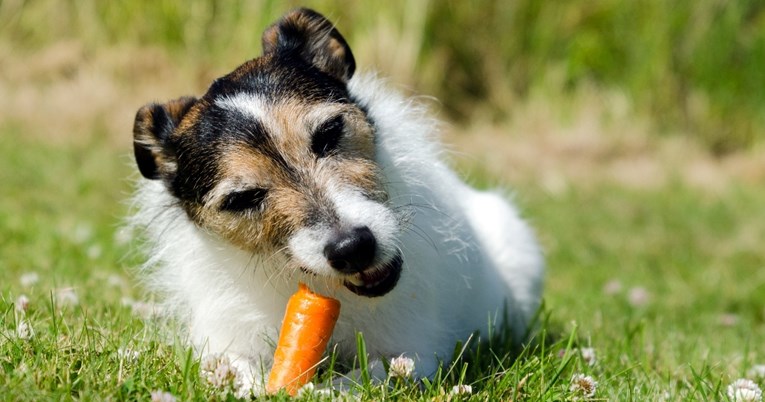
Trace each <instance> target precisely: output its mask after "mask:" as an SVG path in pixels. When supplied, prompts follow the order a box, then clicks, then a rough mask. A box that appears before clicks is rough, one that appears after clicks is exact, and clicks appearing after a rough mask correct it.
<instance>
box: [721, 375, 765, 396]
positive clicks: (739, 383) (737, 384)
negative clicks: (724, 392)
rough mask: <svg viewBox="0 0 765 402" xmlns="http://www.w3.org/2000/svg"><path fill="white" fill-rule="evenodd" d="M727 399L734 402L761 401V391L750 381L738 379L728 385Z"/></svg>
mask: <svg viewBox="0 0 765 402" xmlns="http://www.w3.org/2000/svg"><path fill="white" fill-rule="evenodd" d="M728 398H730V400H731V401H734V402H759V401H762V390H760V387H758V386H757V384H755V383H754V381H752V380H748V379H746V378H739V379H738V380H736V381H733V383H732V384H730V385H728Z"/></svg>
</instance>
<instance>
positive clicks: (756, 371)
mask: <svg viewBox="0 0 765 402" xmlns="http://www.w3.org/2000/svg"><path fill="white" fill-rule="evenodd" d="M747 375H749V377H752V378H755V379H758V380H765V364H755V365H754V366H752V368H750V369H749V371H748V372H747Z"/></svg>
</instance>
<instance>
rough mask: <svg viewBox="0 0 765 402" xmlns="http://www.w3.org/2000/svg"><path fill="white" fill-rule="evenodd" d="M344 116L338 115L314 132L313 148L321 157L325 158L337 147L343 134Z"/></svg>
mask: <svg viewBox="0 0 765 402" xmlns="http://www.w3.org/2000/svg"><path fill="white" fill-rule="evenodd" d="M344 127H345V124H344V123H343V116H336V117H335V118H333V119H330V120H329V121H327V122H325V123H324V124H322V125H321V126H319V128H318V129H317V130H316V132H314V133H313V139H312V140H311V150H312V151H313V153H314V154H316V156H318V157H319V158H323V157H325V156H327V155H329V154H330V153H332V152H333V151H335V150H336V149H337V146H338V144H339V143H340V137H342V136H343V128H344Z"/></svg>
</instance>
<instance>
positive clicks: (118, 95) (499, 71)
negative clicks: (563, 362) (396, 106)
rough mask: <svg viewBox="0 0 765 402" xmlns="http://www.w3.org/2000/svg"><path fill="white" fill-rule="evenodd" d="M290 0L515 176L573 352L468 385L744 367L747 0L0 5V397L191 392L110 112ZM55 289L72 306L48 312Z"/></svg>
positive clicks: (758, 31)
mask: <svg viewBox="0 0 765 402" xmlns="http://www.w3.org/2000/svg"><path fill="white" fill-rule="evenodd" d="M300 5H303V6H308V7H311V8H315V9H316V10H318V11H320V12H322V13H323V14H325V15H326V16H327V17H329V18H330V19H331V20H332V21H334V22H335V23H336V25H337V27H338V28H339V30H340V31H341V32H342V33H343V35H345V36H346V38H347V39H348V42H349V43H350V45H351V47H352V49H353V52H354V54H355V56H356V61H357V65H358V67H359V70H378V71H379V72H380V76H382V77H390V78H389V79H388V82H389V84H390V85H391V86H393V87H395V88H397V89H398V90H400V91H403V92H405V93H406V94H408V95H414V96H415V97H416V99H417V100H418V101H421V102H423V103H425V104H426V105H427V106H428V107H430V108H431V109H432V111H433V112H434V113H435V114H436V115H437V116H438V117H439V118H441V119H442V120H445V122H446V123H445V124H444V125H443V126H442V132H441V134H442V136H443V137H444V140H445V141H444V142H445V143H446V144H447V152H445V153H444V155H445V156H446V157H447V158H449V159H450V160H449V162H450V163H451V164H452V165H453V166H455V167H456V169H457V170H458V172H459V173H460V175H461V176H463V177H465V178H466V179H467V180H468V181H469V182H470V183H472V184H476V185H478V186H479V187H488V186H493V185H494V184H497V183H499V184H502V185H504V184H510V186H509V187H512V188H513V189H515V190H516V191H517V194H514V197H513V198H514V199H515V201H516V203H517V204H518V205H519V207H520V209H521V211H523V215H524V216H525V217H527V218H528V219H529V220H530V222H531V224H532V226H533V227H534V228H535V229H536V231H537V233H538V236H539V238H540V241H541V243H542V245H543V248H544V250H545V253H546V259H547V264H548V276H547V282H546V290H545V303H546V307H547V310H546V311H547V312H550V323H549V325H546V326H544V329H545V330H546V331H550V332H551V333H557V332H561V333H564V334H566V333H569V330H571V331H573V329H571V328H573V327H578V328H579V330H578V331H579V332H578V333H577V337H578V339H577V343H578V346H580V347H581V346H591V347H593V348H595V349H596V350H597V353H598V356H599V357H598V361H599V363H598V364H596V365H594V366H585V365H584V364H583V363H581V362H579V363H576V364H575V365H574V367H572V368H571V370H569V371H565V372H564V374H563V376H561V377H553V378H552V382H550V378H551V375H552V373H548V372H549V371H550V370H549V369H548V370H540V369H539V366H538V365H540V364H541V365H542V366H545V367H558V365H559V364H560V359H559V358H558V357H557V354H558V351H557V350H549V351H544V350H543V351H538V352H532V354H531V355H530V356H529V358H528V359H524V360H523V361H521V363H520V364H521V365H522V368H521V369H520V370H519V371H517V372H516V373H515V374H514V375H515V376H517V378H515V379H514V380H513V379H512V378H510V377H505V380H503V381H504V382H500V383H497V382H496V381H495V379H496V378H497V376H496V375H497V374H499V373H497V372H495V371H491V370H489V369H488V368H486V367H482V366H480V365H476V366H475V367H478V371H477V372H476V374H475V375H474V376H473V377H471V378H472V379H471V381H473V380H474V381H475V383H474V384H475V385H476V390H478V389H483V391H481V392H483V393H482V394H480V395H477V396H475V398H474V399H475V400H504V399H508V398H509V396H507V397H505V396H503V395H508V392H510V391H511V388H512V387H509V385H508V384H510V383H509V382H508V378H510V380H509V381H510V382H512V381H516V382H517V381H521V382H524V381H526V380H527V379H528V383H527V384H526V386H525V387H526V388H525V392H527V394H528V395H529V399H530V400H535V396H536V397H538V398H536V399H541V397H540V396H541V395H548V398H550V399H554V400H561V399H565V398H566V395H568V394H567V392H568V391H569V384H568V379H569V378H571V374H573V373H572V372H571V371H572V370H583V371H584V372H585V373H587V374H591V375H593V376H595V378H596V379H597V380H598V381H599V382H600V384H601V385H600V387H601V388H600V390H599V391H598V394H597V395H596V397H597V398H599V399H604V400H605V399H607V400H724V398H725V396H724V393H725V386H726V385H727V384H728V383H730V382H732V381H733V380H734V379H735V378H738V377H740V376H743V375H745V374H746V375H749V376H751V377H752V378H754V376H753V375H750V374H749V372H750V370H751V369H753V368H755V367H760V366H762V367H765V350H764V348H765V344H763V342H762V339H764V335H763V334H765V309H763V306H765V269H764V268H765V250H763V244H762V243H763V241H762V240H763V239H765V225H763V222H765V209H763V208H762V206H763V205H765V186H763V184H764V183H765V152H763V151H765V1H762V0H758V1H755V0H738V1H725V0H698V1H687V0H676V1H671V0H666V1H665V0H635V1H616V0H587V1H585V0H571V1H536V0H517V1H498V0H484V1H467V0H464V1H456V0H455V1H427V0H409V1H386V2H382V1H379V2H371V1H367V2H361V1H356V2H350V1H331V0H317V1H306V2H300V3H299V2H296V1H284V2H282V1H265V0H260V1H244V0H228V1H199V0H198V1H181V0H133V1H101V0H0V186H2V187H1V188H2V194H3V196H1V197H0V273H2V275H1V276H0V310H1V311H3V312H4V315H0V317H2V318H0V395H3V396H5V395H10V396H11V397H12V398H15V399H18V400H51V399H54V400H58V399H62V400H69V399H72V398H75V399H83V400H89V399H93V400H101V399H114V400H146V399H148V397H149V393H150V392H151V391H153V390H156V389H161V390H168V391H171V392H173V393H174V394H175V395H180V396H182V399H184V400H185V399H189V400H193V399H196V400H208V399H210V395H213V394H211V393H210V390H209V386H208V385H204V384H202V382H201V380H200V378H199V376H198V375H197V374H196V371H195V370H196V368H193V364H191V363H193V362H192V361H191V360H189V359H188V357H187V356H190V355H186V352H185V349H183V348H180V349H178V350H180V352H177V351H176V352H174V349H168V347H167V345H166V344H165V343H164V342H161V341H156V339H157V337H158V335H157V333H156V330H155V328H154V327H153V326H152V325H144V324H143V321H141V318H140V317H138V316H136V314H135V305H134V304H132V301H131V300H133V301H135V300H138V301H144V300H145V301H151V299H150V298H148V297H147V295H146V294H145V292H144V289H142V287H141V286H138V285H137V284H138V283H139V279H138V277H137V275H136V267H138V266H139V265H140V264H141V263H142V262H143V261H144V260H145V256H144V255H143V254H142V253H141V252H140V251H139V250H138V243H140V242H139V241H134V239H133V235H134V234H131V233H129V232H125V231H124V230H123V229H121V228H124V223H125V222H124V221H125V217H126V216H127V215H128V214H129V213H128V209H129V199H130V193H131V192H132V188H133V187H134V184H135V183H134V179H137V178H138V176H139V174H138V173H137V171H136V168H135V164H134V162H133V158H132V152H131V143H132V134H131V127H132V125H133V117H134V116H135V112H136V110H137V109H138V108H139V107H140V106H141V105H143V104H144V103H147V102H154V101H160V102H161V101H165V100H168V99H172V98H177V97H179V96H182V95H194V94H196V95H199V94H201V93H203V92H204V91H205V89H206V88H207V86H208V85H209V84H210V82H211V81H212V80H213V79H214V78H216V77H218V76H221V75H223V74H226V73H228V72H230V71H231V70H232V69H234V68H235V67H236V66H237V65H239V64H240V63H242V62H243V61H245V60H247V59H250V58H253V57H256V56H257V55H259V54H260V36H261V33H262V32H263V30H264V29H265V28H266V27H267V26H268V25H269V24H271V23H272V22H273V21H275V20H276V19H277V18H279V17H280V16H281V15H282V14H283V13H284V12H285V11H286V10H288V9H289V8H292V7H295V6H300ZM501 187H502V188H507V187H506V186H501ZM30 273H34V274H36V275H39V283H37V284H32V285H29V284H24V281H23V280H21V278H23V277H24V276H25V275H28V274H30ZM61 290H73V291H75V292H76V294H77V295H79V300H80V302H79V303H80V304H79V305H78V306H61V307H57V306H54V301H55V298H56V295H57V294H58V292H60V291H61ZM19 295H26V296H29V300H30V308H29V311H28V312H27V313H24V314H21V313H18V312H16V311H15V310H14V308H12V307H11V306H12V305H13V304H14V301H15V300H17V299H16V298H17V297H19ZM636 295H637V296H640V297H636ZM146 299H148V300H146ZM75 304H76V303H75ZM131 305H132V307H131ZM25 314H26V315H25ZM21 319H27V320H28V322H29V323H30V325H31V326H32V328H34V329H35V331H36V333H37V335H36V338H35V340H33V341H32V342H20V341H18V340H14V336H13V335H12V334H13V333H14V332H13V331H16V329H17V328H18V325H19V322H20V321H19V320H21ZM572 322H576V323H578V324H577V325H574V324H570V325H569V324H568V323H572ZM9 334H10V335H9ZM564 338H565V337H564ZM564 340H565V339H564ZM125 347H128V348H132V349H134V350H139V351H142V355H141V357H140V358H139V359H138V361H136V362H132V363H125V362H124V361H123V360H124V359H122V358H120V359H115V358H114V357H113V356H115V354H116V355H119V353H118V352H119V350H120V348H125ZM174 353H175V354H174ZM178 353H180V354H178ZM179 356H180V357H179ZM184 362H185V363H184ZM540 362H541V363H540ZM123 363H124V364H125V365H124V366H123ZM482 370H484V371H482ZM492 370H493V369H492ZM502 371H503V373H504V370H502ZM181 376H183V378H180V377H181ZM529 376H531V377H529ZM521 378H523V380H521ZM486 379H490V380H489V381H484V380H486ZM757 380H758V381H759V384H760V386H761V387H765V376H762V377H761V378H758V379H757ZM496 384H499V386H498V387H497V388H501V389H500V390H499V391H496V389H495V388H494V387H495V385H496ZM450 385H451V384H450ZM510 385H513V384H510ZM513 386H514V385H513ZM508 387H509V388H508ZM518 387H519V388H520V385H518ZM550 389H552V390H554V391H555V392H557V394H555V395H561V396H560V397H555V396H550V395H551V394H548V393H547V391H548V390H550ZM413 391H414V393H413V395H420V394H419V392H420V390H419V388H417V390H415V389H414V386H413ZM495 391H496V392H495ZM512 395H515V393H514V391H513V393H512ZM513 398H514V399H516V398H515V396H513ZM0 399H2V398H0ZM378 399H379V398H378ZM412 399H413V400H421V399H424V398H419V399H418V398H417V397H413V398H412ZM221 400H223V398H221Z"/></svg>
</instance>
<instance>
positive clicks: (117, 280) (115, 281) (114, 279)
mask: <svg viewBox="0 0 765 402" xmlns="http://www.w3.org/2000/svg"><path fill="white" fill-rule="evenodd" d="M106 283H108V284H109V286H114V287H116V288H118V287H121V286H122V285H124V284H125V279H124V278H122V277H121V276H119V275H117V274H111V275H109V277H107V278H106Z"/></svg>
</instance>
